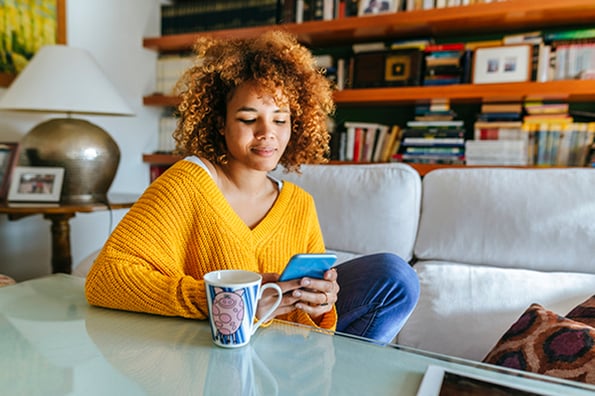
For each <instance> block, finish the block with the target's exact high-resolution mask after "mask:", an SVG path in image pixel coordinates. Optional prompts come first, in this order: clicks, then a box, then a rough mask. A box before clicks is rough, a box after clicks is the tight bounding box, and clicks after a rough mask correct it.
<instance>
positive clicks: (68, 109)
mask: <svg viewBox="0 0 595 396" xmlns="http://www.w3.org/2000/svg"><path fill="white" fill-rule="evenodd" d="M0 109H3V110H17V111H40V112H51V113H76V114H90V115H94V114H97V115H133V114H134V113H133V111H132V110H131V108H130V107H129V106H128V104H127V103H126V102H125V101H124V100H123V99H122V97H121V96H120V94H119V93H118V91H117V90H116V89H115V88H114V86H113V84H112V83H111V81H110V80H109V79H108V78H107V76H106V75H105V73H104V72H103V70H101V67H100V66H99V64H97V62H96V61H95V59H94V58H93V57H92V56H91V54H89V53H88V52H87V51H85V50H83V49H81V48H75V47H69V46H66V45H47V46H44V47H42V48H41V49H40V50H39V51H38V52H37V53H36V54H35V56H34V57H33V59H31V62H29V64H28V65H27V67H25V70H23V71H22V72H21V73H20V74H19V75H18V76H17V78H16V79H15V80H14V82H13V83H12V84H11V85H10V88H9V89H8V91H7V92H6V94H5V95H4V96H3V97H2V98H0Z"/></svg>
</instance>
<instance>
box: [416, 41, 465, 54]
mask: <svg viewBox="0 0 595 396" xmlns="http://www.w3.org/2000/svg"><path fill="white" fill-rule="evenodd" d="M464 50H465V43H445V44H428V45H426V48H425V49H424V51H425V52H436V51H464Z"/></svg>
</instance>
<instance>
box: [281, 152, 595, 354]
mask: <svg viewBox="0 0 595 396" xmlns="http://www.w3.org/2000/svg"><path fill="white" fill-rule="evenodd" d="M275 174H276V176H278V177H281V178H284V179H286V180H290V181H293V182H295V183H297V184H298V185H301V186H302V187H303V188H304V189H306V190H307V191H309V192H310V193H311V194H312V195H313V196H314V199H315V202H316V205H317V209H318V212H319V219H320V223H321V227H322V231H323V234H324V237H325V242H326V245H327V247H328V248H329V250H334V251H337V252H338V254H339V256H340V259H341V260H345V259H346V258H348V257H351V256H354V255H358V254H365V253H373V252H379V251H390V252H394V253H397V254H399V255H400V256H401V257H403V258H405V259H406V260H409V261H410V262H411V263H412V264H413V267H414V268H415V269H416V271H417V273H418V276H419V279H420V284H421V295H420V300H419V303H418V305H417V307H416V309H415V311H414V312H413V314H412V316H411V318H410V319H409V321H408V322H407V324H406V325H405V327H404V328H403V330H402V331H401V332H400V334H399V335H398V337H397V339H396V341H397V342H398V343H400V344H403V345H409V346H413V347H417V348H420V349H424V350H429V351H433V352H438V353H443V354H447V355H452V356H459V357H464V358H468V359H473V360H482V359H483V358H484V357H485V355H486V354H487V353H488V352H489V350H490V349H491V348H492V347H493V346H494V345H495V344H496V342H497V341H498V339H499V338H500V337H501V336H502V335H503V334H504V332H505V331H506V330H507V329H508V328H509V327H510V326H511V325H512V324H513V323H514V321H515V320H516V319H518V317H519V316H520V315H521V314H522V313H523V312H524V310H525V309H526V308H528V307H529V305H530V304H531V303H534V302H536V303H539V304H542V305H543V306H544V307H546V308H547V309H550V310H552V311H555V312H558V313H560V314H561V315H564V314H565V313H567V312H568V311H569V310H571V309H572V308H573V307H574V306H576V305H577V304H579V303H581V302H582V301H584V300H585V299H586V298H588V297H590V296H591V295H593V294H595V170H593V169H504V168H474V169H471V168H457V169H441V170H435V171H432V172H430V173H428V174H427V175H426V176H425V177H424V178H423V180H422V179H421V178H420V176H419V175H418V173H417V172H416V171H415V170H413V169H412V168H411V167H410V166H408V165H406V164H400V163H392V164H372V165H323V166H320V165H311V166H304V167H302V174H301V175H296V174H293V173H292V174H285V173H282V172H281V171H276V172H275ZM362 270H363V271H365V269H362Z"/></svg>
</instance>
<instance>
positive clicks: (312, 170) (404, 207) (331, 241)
mask: <svg viewBox="0 0 595 396" xmlns="http://www.w3.org/2000/svg"><path fill="white" fill-rule="evenodd" d="M273 175H274V176H276V177H277V178H280V179H285V180H288V181H290V182H293V183H295V184H297V185H299V186H300V187H302V188H303V189H304V190H306V191H308V192H309V193H310V194H312V196H313V197H314V201H315V202H316V208H317V211H318V218H319V221H320V226H321V229H322V233H323V236H324V240H325V244H326V247H327V249H329V250H334V251H339V252H350V253H355V254H364V253H374V252H381V251H383V252H393V253H396V254H398V255H399V256H401V257H402V258H403V259H405V260H407V261H409V260H410V259H411V257H412V254H413V245H414V243H415V237H416V234H417V227H418V222H419V210H420V199H421V178H420V176H419V174H418V173H417V172H416V171H415V170H414V169H413V168H411V167H410V166H409V165H406V164H401V163H391V164H369V165H305V166H302V174H301V175H299V174H296V173H284V172H282V171H280V170H277V171H275V172H273Z"/></svg>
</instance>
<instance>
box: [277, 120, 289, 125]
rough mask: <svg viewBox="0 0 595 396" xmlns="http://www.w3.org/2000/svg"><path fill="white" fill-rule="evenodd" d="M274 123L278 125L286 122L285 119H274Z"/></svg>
mask: <svg viewBox="0 0 595 396" xmlns="http://www.w3.org/2000/svg"><path fill="white" fill-rule="evenodd" d="M275 123H276V124H279V125H284V124H286V123H287V120H275Z"/></svg>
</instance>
